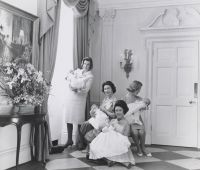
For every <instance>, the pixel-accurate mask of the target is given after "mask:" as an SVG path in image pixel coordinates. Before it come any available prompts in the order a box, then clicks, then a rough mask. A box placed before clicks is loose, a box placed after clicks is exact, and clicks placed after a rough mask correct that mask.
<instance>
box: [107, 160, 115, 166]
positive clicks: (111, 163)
mask: <svg viewBox="0 0 200 170" xmlns="http://www.w3.org/2000/svg"><path fill="white" fill-rule="evenodd" d="M107 164H108V167H112V166H113V165H114V164H115V162H114V161H110V160H107Z"/></svg>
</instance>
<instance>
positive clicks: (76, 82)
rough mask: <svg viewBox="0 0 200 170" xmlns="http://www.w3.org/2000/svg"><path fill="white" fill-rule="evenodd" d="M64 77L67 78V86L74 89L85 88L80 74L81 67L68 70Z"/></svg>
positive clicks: (83, 78) (83, 79)
mask: <svg viewBox="0 0 200 170" xmlns="http://www.w3.org/2000/svg"><path fill="white" fill-rule="evenodd" d="M65 79H66V80H68V82H69V86H70V87H71V88H72V89H74V90H80V89H83V88H85V82H86V80H85V77H83V76H82V73H81V69H76V70H70V71H69V73H68V74H67V76H66V78H65Z"/></svg>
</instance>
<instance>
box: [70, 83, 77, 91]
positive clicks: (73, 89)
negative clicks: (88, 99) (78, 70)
mask: <svg viewBox="0 0 200 170" xmlns="http://www.w3.org/2000/svg"><path fill="white" fill-rule="evenodd" d="M69 88H70V89H71V90H72V91H73V92H75V93H77V92H78V89H75V88H73V87H72V86H71V85H70V84H69Z"/></svg>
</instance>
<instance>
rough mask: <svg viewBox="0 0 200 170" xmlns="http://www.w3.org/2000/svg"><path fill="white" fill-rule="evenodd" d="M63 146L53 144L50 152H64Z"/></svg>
mask: <svg viewBox="0 0 200 170" xmlns="http://www.w3.org/2000/svg"><path fill="white" fill-rule="evenodd" d="M64 149H65V148H64V147H63V146H53V147H52V148H51V150H50V152H49V154H57V153H62V152H63V151H64Z"/></svg>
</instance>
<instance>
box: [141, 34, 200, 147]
mask: <svg viewBox="0 0 200 170" xmlns="http://www.w3.org/2000/svg"><path fill="white" fill-rule="evenodd" d="M173 41H180V42H184V41H196V42H197V43H198V49H199V51H198V58H199V59H198V98H197V148H200V104H199V102H200V81H199V80H200V34H198V35H188V36H186V35H184V36H183V35H180V36H177V35H176V36H175V35H172V36H166V35H162V36H161V35H154V36H148V37H146V49H147V55H146V56H147V58H146V60H147V69H146V83H147V86H146V87H147V89H146V96H147V97H149V98H150V99H151V98H152V94H153V93H152V91H153V87H152V83H153V56H154V51H153V48H154V45H155V43H157V42H159V43H161V42H173ZM152 102H153V101H152ZM144 119H145V123H146V143H147V144H152V135H151V134H152V107H150V109H149V111H148V113H147V114H145V116H144Z"/></svg>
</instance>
